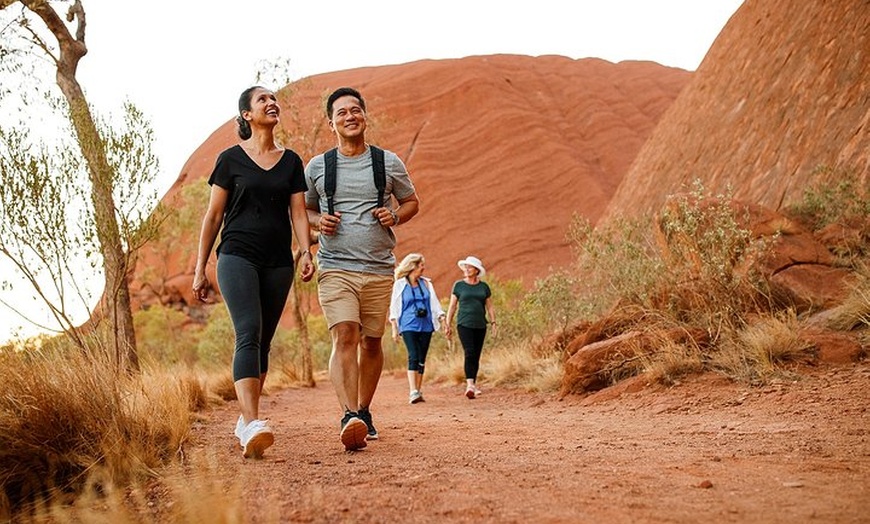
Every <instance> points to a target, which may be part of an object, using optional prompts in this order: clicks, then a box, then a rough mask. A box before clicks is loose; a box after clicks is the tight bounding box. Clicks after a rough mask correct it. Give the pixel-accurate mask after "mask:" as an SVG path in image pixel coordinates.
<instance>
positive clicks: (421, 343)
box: [390, 253, 445, 404]
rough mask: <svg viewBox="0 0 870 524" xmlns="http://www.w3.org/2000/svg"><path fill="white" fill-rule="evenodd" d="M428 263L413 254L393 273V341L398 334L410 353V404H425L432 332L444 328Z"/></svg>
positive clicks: (391, 308) (391, 303)
mask: <svg viewBox="0 0 870 524" xmlns="http://www.w3.org/2000/svg"><path fill="white" fill-rule="evenodd" d="M425 267H426V261H425V260H424V259H423V255H421V254H419V253H411V254H409V255H407V256H406V257H405V258H404V259H402V261H401V262H400V263H399V265H398V267H396V270H395V272H394V275H395V277H396V281H395V282H394V283H393V294H392V299H391V300H390V325H391V326H392V328H393V340H394V341H396V342H398V341H399V335H401V336H402V340H404V342H405V348H406V349H407V350H408V386H409V388H410V393H409V395H408V402H409V403H410V404H416V403H418V402H423V401H424V399H423V393H422V392H421V388H422V385H423V371H424V369H425V366H426V354H427V353H428V352H429V342H431V340H432V333H434V332H435V331H438V330H439V329H441V321H442V320H444V317H445V314H444V310H443V309H442V308H441V303H440V302H439V301H438V296H437V295H436V294H435V287H434V286H432V281H431V280H430V279H428V278H426V277H424V276H423V271H424V269H425Z"/></svg>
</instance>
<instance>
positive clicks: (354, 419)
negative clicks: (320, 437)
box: [339, 411, 368, 451]
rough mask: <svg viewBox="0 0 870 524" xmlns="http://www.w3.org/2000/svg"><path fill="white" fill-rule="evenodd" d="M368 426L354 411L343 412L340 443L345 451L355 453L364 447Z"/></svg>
mask: <svg viewBox="0 0 870 524" xmlns="http://www.w3.org/2000/svg"><path fill="white" fill-rule="evenodd" d="M367 432H368V426H366V423H365V422H363V421H362V419H361V418H360V416H359V414H357V413H356V412H354V411H345V412H344V417H342V418H341V433H340V435H339V436H340V437H341V443H342V444H344V449H345V450H346V451H355V450H358V449H362V448H364V447H366V438H367V435H366V433H367Z"/></svg>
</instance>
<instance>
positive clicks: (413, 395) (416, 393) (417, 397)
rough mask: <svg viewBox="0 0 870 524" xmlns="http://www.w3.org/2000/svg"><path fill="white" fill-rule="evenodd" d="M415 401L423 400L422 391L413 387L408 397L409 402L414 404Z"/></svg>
mask: <svg viewBox="0 0 870 524" xmlns="http://www.w3.org/2000/svg"><path fill="white" fill-rule="evenodd" d="M417 402H423V393H421V392H420V390H418V389H415V390H414V391H412V392H411V395H410V397H408V403H409V404H416V403H417Z"/></svg>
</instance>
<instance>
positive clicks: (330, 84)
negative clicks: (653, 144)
mask: <svg viewBox="0 0 870 524" xmlns="http://www.w3.org/2000/svg"><path fill="white" fill-rule="evenodd" d="M691 74H692V73H690V72H687V71H684V70H681V69H674V68H668V67H664V66H661V65H659V64H655V63H652V62H621V63H619V64H613V63H610V62H606V61H603V60H598V59H582V60H572V59H568V58H565V57H559V56H543V57H537V58H533V57H527V56H516V55H495V56H477V57H469V58H464V59H457V60H437V61H433V60H424V61H419V62H413V63H409V64H403V65H396V66H384V67H371V68H362V69H354V70H348V71H340V72H336V73H329V74H324V75H318V76H314V77H311V78H307V79H304V80H301V81H299V82H297V83H295V84H292V85H290V86H288V87H286V88H284V89H283V90H281V92H280V93H279V98H280V102H281V105H282V109H283V110H282V113H281V123H282V127H283V128H284V133H286V135H285V136H286V137H287V139H286V140H285V143H286V145H287V146H289V147H291V148H292V149H294V150H295V151H297V152H298V153H299V154H300V155H301V156H302V158H303V160H304V161H305V162H307V161H308V160H309V159H310V158H311V157H312V156H313V155H314V154H317V153H320V152H323V151H324V150H326V149H328V148H330V147H333V146H334V142H335V140H334V137H333V135H332V133H331V131H329V129H328V128H327V127H326V120H325V115H324V112H323V99H324V97H325V94H328V92H330V91H332V90H333V89H335V88H337V87H341V86H344V85H350V86H354V87H357V88H358V89H359V90H360V91H361V92H362V94H363V96H364V97H365V98H366V103H367V106H368V110H369V118H370V132H369V134H368V138H369V141H370V142H371V143H374V144H378V145H380V146H382V147H385V148H388V149H390V150H392V151H395V152H396V153H397V154H399V155H400V156H401V157H402V158H403V159H404V161H405V163H406V164H407V166H408V169H409V171H410V173H411V176H412V178H413V180H414V182H415V184H416V186H417V189H418V192H419V196H420V199H421V202H422V204H421V212H420V214H419V215H418V216H417V217H416V218H414V220H412V221H411V222H409V223H407V224H403V225H400V226H399V227H398V228H397V237H398V238H399V243H398V245H397V248H396V256H397V258H401V257H403V256H404V255H406V254H407V253H410V252H421V253H423V254H424V255H425V256H426V262H427V274H428V275H429V276H430V277H432V278H433V279H434V282H435V286H436V291H437V292H438V294H439V296H441V297H448V296H449V293H450V289H451V286H452V283H453V281H454V280H456V279H458V278H461V276H462V275H461V273H460V271H459V269H458V267H457V265H456V261H457V260H459V259H461V258H465V257H466V256H467V255H470V254H473V255H475V256H477V257H479V258H481V259H482V260H483V262H484V264H485V265H486V267H487V270H488V271H489V272H491V273H492V274H494V275H497V276H498V278H500V279H523V280H524V281H525V282H526V283H531V282H533V281H534V279H535V278H537V277H541V276H544V275H546V274H547V272H548V271H549V269H550V268H551V267H558V266H563V265H565V264H568V263H569V262H570V261H571V260H572V253H571V248H570V246H569V245H568V243H567V241H566V240H565V234H566V232H567V228H568V225H569V223H570V221H571V218H572V215H573V214H575V213H576V214H578V215H581V216H583V217H585V218H587V219H589V220H590V221H592V222H595V221H596V220H597V219H598V217H599V215H600V214H601V213H602V212H603V210H604V208H605V206H606V205H607V203H608V201H609V200H610V199H611V197H612V195H613V193H614V191H615V190H616V187H617V186H618V185H619V183H620V181H621V180H622V177H623V175H624V174H625V173H626V171H627V170H628V166H629V165H630V164H631V161H632V160H633V159H634V156H635V155H636V154H637V152H638V151H639V150H640V147H641V145H642V144H643V143H644V141H645V140H646V139H647V137H648V136H649V135H650V133H651V132H652V130H653V127H654V126H655V124H656V122H657V121H658V119H659V118H660V117H661V115H662V114H663V113H664V111H665V110H666V109H667V108H668V107H669V106H670V105H671V104H672V103H673V101H674V100H675V99H676V97H677V95H678V94H679V93H680V91H681V90H682V88H683V87H684V86H685V85H686V84H687V82H688V81H689V78H690V77H691ZM228 116H229V117H231V118H230V120H229V121H228V122H227V123H226V124H225V125H224V126H222V127H221V128H219V129H217V130H216V131H215V132H214V133H213V134H212V135H211V136H210V137H208V139H207V140H206V141H205V142H204V143H203V144H202V146H200V147H199V148H198V149H197V150H196V151H195V152H194V153H193V154H192V156H191V157H190V159H189V160H188V162H187V163H186V164H185V166H184V168H183V169H182V172H181V175H180V176H179V178H178V180H177V181H176V183H175V184H174V186H173V187H172V188H171V189H170V191H169V192H168V194H167V195H166V196H165V197H164V202H167V203H169V204H170V205H175V206H177V205H178V201H177V200H176V197H178V196H179V195H181V194H182V192H183V189H184V188H185V187H186V186H189V185H196V184H201V185H202V186H205V184H206V179H207V177H208V175H209V174H210V172H211V169H212V167H213V165H214V160H215V158H216V155H217V153H218V152H219V151H221V150H223V149H224V148H226V147H228V146H230V145H232V144H235V143H237V141H238V137H237V136H236V132H235V122H234V121H233V118H234V115H228ZM205 199H207V195H205V194H203V196H202V200H203V201H202V202H193V206H194V207H198V209H199V210H198V211H196V212H195V213H193V215H194V217H195V216H196V215H197V214H198V216H199V217H200V218H201V216H202V211H204V208H205V205H206V202H205ZM191 222H192V223H191V224H190V226H189V228H190V230H189V231H187V232H185V233H184V234H183V235H181V237H183V238H172V239H169V240H167V241H166V242H168V243H169V248H168V249H167V246H165V245H164V246H163V248H155V249H153V251H151V252H150V253H148V252H146V253H144V254H143V257H142V259H141V260H140V262H139V266H138V269H137V272H136V274H135V278H134V282H133V286H132V288H133V293H134V295H136V297H137V299H138V300H139V301H140V303H142V304H147V303H151V302H156V301H159V302H163V303H174V304H180V305H184V306H189V305H190V304H191V301H192V297H191V296H190V292H189V290H188V288H189V286H190V282H189V281H190V279H191V278H192V273H193V265H194V262H195V249H196V242H197V235H198V227H199V222H198V221H196V220H192V221H191ZM212 260H214V259H213V258H212ZM145 268H149V271H147V273H146V271H145ZM157 268H160V270H159V271H158V270H156V269H157ZM212 275H213V272H212ZM212 281H213V282H214V280H212Z"/></svg>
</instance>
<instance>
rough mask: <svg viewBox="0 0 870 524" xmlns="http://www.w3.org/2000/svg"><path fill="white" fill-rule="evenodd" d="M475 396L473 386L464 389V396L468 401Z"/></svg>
mask: <svg viewBox="0 0 870 524" xmlns="http://www.w3.org/2000/svg"><path fill="white" fill-rule="evenodd" d="M476 395H477V392H476V391H475V390H474V386H468V387H467V388H465V396H466V398H468V399H473V398H474V397H475V396H476Z"/></svg>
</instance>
